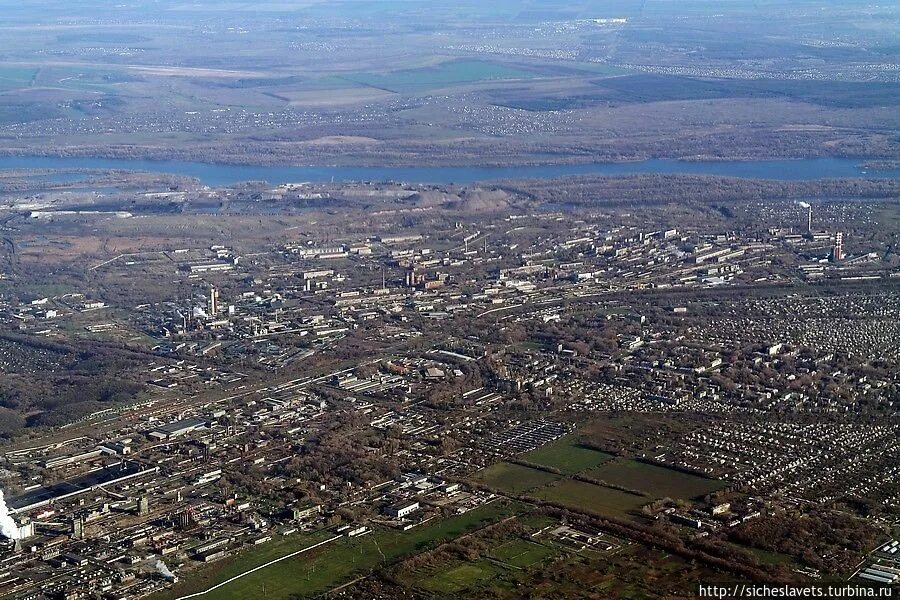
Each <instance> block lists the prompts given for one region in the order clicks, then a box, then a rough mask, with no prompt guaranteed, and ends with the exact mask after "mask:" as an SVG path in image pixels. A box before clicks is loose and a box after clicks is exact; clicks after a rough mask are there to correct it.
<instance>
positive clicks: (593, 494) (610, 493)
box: [535, 479, 649, 518]
mask: <svg viewBox="0 0 900 600" xmlns="http://www.w3.org/2000/svg"><path fill="white" fill-rule="evenodd" d="M535 495H536V496H537V497H539V498H542V499H544V500H549V501H550V502H556V503H558V504H563V505H565V506H570V507H572V508H574V509H576V510H579V509H580V510H587V511H590V512H594V513H598V514H602V515H608V516H611V517H617V518H627V517H629V516H630V513H631V512H633V511H636V510H638V509H639V508H640V507H641V506H643V505H644V504H646V503H647V502H649V498H646V497H642V496H636V495H634V494H629V493H627V492H622V491H619V490H614V489H611V488H607V487H602V486H599V485H594V484H591V483H585V482H583V481H575V480H571V479H567V480H565V481H560V482H559V483H556V484H554V485H553V486H551V487H548V488H545V489H542V490H540V491H539V492H537V493H536V494H535Z"/></svg>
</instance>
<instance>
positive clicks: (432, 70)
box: [345, 60, 537, 93]
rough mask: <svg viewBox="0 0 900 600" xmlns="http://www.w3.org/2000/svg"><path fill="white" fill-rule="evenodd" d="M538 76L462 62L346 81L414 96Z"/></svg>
mask: <svg viewBox="0 0 900 600" xmlns="http://www.w3.org/2000/svg"><path fill="white" fill-rule="evenodd" d="M536 76H537V75H536V74H535V73H533V72H532V71H526V70H524V69H518V68H514V67H508V66H505V65H501V64H497V63H492V62H487V61H479V60H459V61H451V62H447V63H443V64H440V65H437V66H434V67H427V68H424V69H410V70H403V71H394V72H391V73H387V74H384V75H380V74H375V73H353V74H349V75H346V76H345V78H346V79H348V80H350V81H353V82H355V83H363V84H365V85H370V86H372V87H376V88H379V89H383V90H388V91H391V92H398V93H410V92H421V91H425V90H428V89H434V88H441V87H446V86H452V85H460V84H464V83H474V82H478V81H492V80H498V79H531V78H534V77H536Z"/></svg>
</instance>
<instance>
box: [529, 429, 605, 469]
mask: <svg viewBox="0 0 900 600" xmlns="http://www.w3.org/2000/svg"><path fill="white" fill-rule="evenodd" d="M521 458H522V459H523V460H527V461H528V462H532V463H535V464H538V465H543V466H545V467H553V468H555V469H559V470H560V471H561V472H563V473H565V474H567V475H571V474H573V473H580V472H581V471H585V470H587V469H592V468H594V467H597V466H598V465H601V464H603V463H605V462H607V461H609V460H612V458H613V457H612V455H611V454H606V453H605V452H599V451H597V450H592V449H590V448H585V447H584V446H579V445H578V444H577V443H575V440H574V438H573V437H572V436H565V437H563V438H561V439H559V440H557V441H555V442H553V443H552V444H547V445H546V446H543V447H541V448H538V449H537V450H532V451H531V452H528V453H526V454H523V455H522V456H521Z"/></svg>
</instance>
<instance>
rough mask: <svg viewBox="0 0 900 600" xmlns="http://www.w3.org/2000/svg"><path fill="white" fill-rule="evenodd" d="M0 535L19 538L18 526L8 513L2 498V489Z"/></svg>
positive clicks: (0, 491) (0, 497)
mask: <svg viewBox="0 0 900 600" xmlns="http://www.w3.org/2000/svg"><path fill="white" fill-rule="evenodd" d="M0 535H3V536H4V537H5V538H7V539H10V540H17V539H19V537H20V535H19V526H18V525H17V524H16V522H15V520H13V518H12V516H10V513H9V507H8V506H6V500H5V499H4V498H3V490H0Z"/></svg>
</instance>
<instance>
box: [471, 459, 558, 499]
mask: <svg viewBox="0 0 900 600" xmlns="http://www.w3.org/2000/svg"><path fill="white" fill-rule="evenodd" d="M559 478H560V476H559V475H554V474H552V473H547V472H545V471H538V470H537V469H531V468H529V467H523V466H520V465H513V464H510V463H497V464H496V465H492V466H490V467H488V468H486V469H482V470H481V471H479V472H478V473H476V474H475V479H476V480H477V481H480V482H481V483H484V484H485V485H488V486H491V487H495V488H499V489H501V490H503V491H504V492H507V493H510V494H521V493H523V492H527V491H528V490H532V489H534V488H536V487H540V486H543V485H547V484H548V483H551V482H553V481H556V480H557V479H559Z"/></svg>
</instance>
